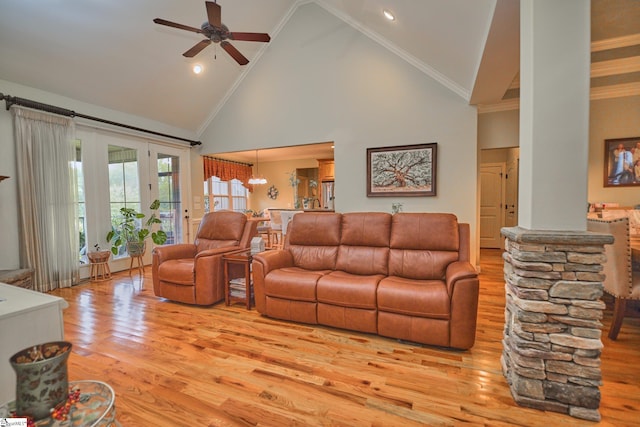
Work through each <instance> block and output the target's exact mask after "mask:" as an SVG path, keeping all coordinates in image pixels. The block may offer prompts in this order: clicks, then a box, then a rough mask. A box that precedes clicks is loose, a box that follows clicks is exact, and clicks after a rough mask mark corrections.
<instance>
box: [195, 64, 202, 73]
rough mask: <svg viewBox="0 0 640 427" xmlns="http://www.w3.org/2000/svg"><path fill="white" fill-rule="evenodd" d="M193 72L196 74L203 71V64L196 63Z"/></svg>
mask: <svg viewBox="0 0 640 427" xmlns="http://www.w3.org/2000/svg"><path fill="white" fill-rule="evenodd" d="M193 72H194V73H196V74H200V73H201V72H202V65H200V64H196V65H194V66H193Z"/></svg>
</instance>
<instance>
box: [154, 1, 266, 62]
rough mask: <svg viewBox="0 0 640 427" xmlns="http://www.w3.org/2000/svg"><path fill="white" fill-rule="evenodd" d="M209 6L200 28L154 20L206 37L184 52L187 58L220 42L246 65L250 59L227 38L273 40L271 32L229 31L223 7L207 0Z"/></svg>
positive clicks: (252, 40) (238, 60)
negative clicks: (223, 16)
mask: <svg viewBox="0 0 640 427" xmlns="http://www.w3.org/2000/svg"><path fill="white" fill-rule="evenodd" d="M204 3H205V6H206V7H207V21H206V22H204V23H203V24H202V25H201V26H200V28H195V27H189V26H188V25H182V24H177V23H175V22H171V21H167V20H165V19H160V18H156V19H154V20H153V22H155V23H156V24H160V25H166V26H168V27H173V28H179V29H181V30H187V31H192V32H194V33H199V34H202V35H203V36H205V37H206V39H205V40H202V41H201V42H199V43H197V44H196V45H195V46H193V47H192V48H191V49H189V50H188V51H186V52H185V53H183V54H182V55H183V56H186V57H187V58H193V57H194V56H196V55H197V54H199V53H200V52H201V51H202V50H203V49H204V48H205V47H207V46H209V45H210V44H211V42H213V43H220V46H222V48H223V49H224V50H225V51H226V52H227V53H228V54H229V55H231V57H232V58H233V59H235V60H236V62H237V63H238V64H240V65H246V64H248V63H249V60H248V59H247V58H246V57H245V56H244V55H243V54H241V53H240V51H238V49H236V48H235V47H234V46H233V45H232V44H231V43H229V42H228V41H227V40H241V41H248V42H265V43H266V42H268V41H269V40H271V37H269V34H266V33H236V32H231V31H229V28H227V26H226V25H224V24H223V23H222V20H221V8H220V5H219V4H218V3H215V2H212V1H205V2H204Z"/></svg>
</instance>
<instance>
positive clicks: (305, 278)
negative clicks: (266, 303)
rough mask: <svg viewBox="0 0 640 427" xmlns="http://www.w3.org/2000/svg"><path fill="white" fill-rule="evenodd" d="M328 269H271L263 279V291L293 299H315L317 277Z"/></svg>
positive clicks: (271, 295)
mask: <svg viewBox="0 0 640 427" xmlns="http://www.w3.org/2000/svg"><path fill="white" fill-rule="evenodd" d="M327 273H329V270H321V271H312V270H305V269H303V268H299V267H286V268H280V269H277V270H273V271H271V272H270V273H269V274H267V277H265V279H264V292H265V294H266V295H267V296H269V297H275V298H282V299H285V300H295V301H312V302H315V301H316V285H317V283H318V279H320V278H321V277H322V276H324V275H325V274H327Z"/></svg>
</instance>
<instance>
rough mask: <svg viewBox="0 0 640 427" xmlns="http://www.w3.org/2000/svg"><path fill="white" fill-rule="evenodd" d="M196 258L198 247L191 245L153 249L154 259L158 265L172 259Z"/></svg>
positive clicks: (180, 244)
mask: <svg viewBox="0 0 640 427" xmlns="http://www.w3.org/2000/svg"><path fill="white" fill-rule="evenodd" d="M195 256H196V245H194V244H191V243H177V244H175V245H165V246H156V247H155V248H153V258H154V260H155V261H157V263H158V264H161V263H163V262H165V261H168V260H170V259H183V258H193V257H195Z"/></svg>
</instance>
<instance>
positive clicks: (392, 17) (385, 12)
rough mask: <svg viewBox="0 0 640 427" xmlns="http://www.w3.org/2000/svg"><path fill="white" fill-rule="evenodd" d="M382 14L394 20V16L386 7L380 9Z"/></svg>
mask: <svg viewBox="0 0 640 427" xmlns="http://www.w3.org/2000/svg"><path fill="white" fill-rule="evenodd" d="M382 14H383V15H384V17H385V18H387V19H388V20H389V21H395V20H396V17H395V16H393V13H391V12H390V11H388V10H387V9H385V10H383V11H382Z"/></svg>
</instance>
